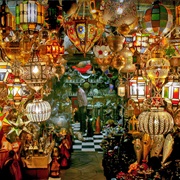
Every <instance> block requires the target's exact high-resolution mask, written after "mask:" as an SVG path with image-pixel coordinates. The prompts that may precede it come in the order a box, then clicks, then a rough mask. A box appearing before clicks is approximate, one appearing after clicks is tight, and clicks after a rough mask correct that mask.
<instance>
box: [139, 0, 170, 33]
mask: <svg viewBox="0 0 180 180" xmlns="http://www.w3.org/2000/svg"><path fill="white" fill-rule="evenodd" d="M142 26H143V29H145V30H146V31H147V32H148V33H150V34H152V35H158V36H163V35H165V34H167V33H168V32H169V31H170V29H171V28H172V26H173V15H172V13H171V10H170V9H169V8H166V7H165V6H164V5H162V4H161V3H160V1H159V0H155V2H154V3H153V6H152V8H149V9H147V10H146V12H145V15H144V18H143V21H142Z"/></svg>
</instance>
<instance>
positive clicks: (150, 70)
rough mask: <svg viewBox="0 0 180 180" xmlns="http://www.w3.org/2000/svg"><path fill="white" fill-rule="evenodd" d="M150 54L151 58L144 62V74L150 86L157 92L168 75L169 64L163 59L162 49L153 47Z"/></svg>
mask: <svg viewBox="0 0 180 180" xmlns="http://www.w3.org/2000/svg"><path fill="white" fill-rule="evenodd" d="M151 53H152V58H150V59H149V60H148V61H147V62H146V72H147V75H148V77H149V78H150V80H151V82H152V84H153V85H154V87H155V88H156V90H157V91H158V92H159V91H160V90H161V88H162V86H163V84H164V82H165V78H166V77H167V75H168V72H169V68H170V63H169V61H168V60H167V59H166V58H164V52H163V49H162V48H160V47H155V49H154V50H153V51H152V52H151Z"/></svg>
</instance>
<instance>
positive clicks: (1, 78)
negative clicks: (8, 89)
mask: <svg viewBox="0 0 180 180" xmlns="http://www.w3.org/2000/svg"><path fill="white" fill-rule="evenodd" d="M10 72H12V70H11V65H10V63H8V62H0V84H3V83H5V82H6V79H7V77H8V74H9V73H10Z"/></svg>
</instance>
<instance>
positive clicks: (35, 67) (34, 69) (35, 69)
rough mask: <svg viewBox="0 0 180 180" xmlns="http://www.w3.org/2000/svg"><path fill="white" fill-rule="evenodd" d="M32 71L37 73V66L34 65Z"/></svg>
mask: <svg viewBox="0 0 180 180" xmlns="http://www.w3.org/2000/svg"><path fill="white" fill-rule="evenodd" d="M32 72H33V73H34V74H37V73H38V72H39V69H38V67H37V66H34V68H33V70H32Z"/></svg>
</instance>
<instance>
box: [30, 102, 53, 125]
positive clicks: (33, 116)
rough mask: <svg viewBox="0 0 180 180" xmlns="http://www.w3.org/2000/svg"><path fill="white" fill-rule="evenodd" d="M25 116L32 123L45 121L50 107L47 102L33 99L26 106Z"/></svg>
mask: <svg viewBox="0 0 180 180" xmlns="http://www.w3.org/2000/svg"><path fill="white" fill-rule="evenodd" d="M26 115H27V118H28V119H29V120H30V121H32V122H42V121H46V120H48V119H49V117H50V115H51V106H50V104H49V102H47V101H43V100H38V99H35V100H34V101H33V102H31V103H28V104H27V106H26Z"/></svg>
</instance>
